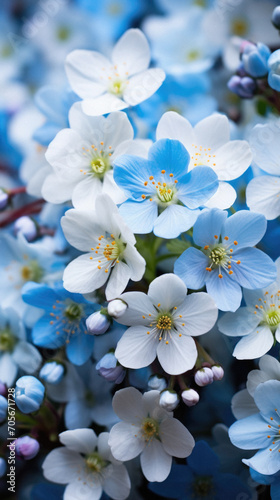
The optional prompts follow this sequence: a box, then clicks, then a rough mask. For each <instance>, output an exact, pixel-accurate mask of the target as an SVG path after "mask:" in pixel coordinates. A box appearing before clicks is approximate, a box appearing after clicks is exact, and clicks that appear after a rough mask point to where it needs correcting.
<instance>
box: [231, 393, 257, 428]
mask: <svg viewBox="0 0 280 500" xmlns="http://www.w3.org/2000/svg"><path fill="white" fill-rule="evenodd" d="M231 410H232V413H233V415H234V416H235V418H237V420H239V419H240V418H246V417H249V416H250V415H255V414H256V413H259V409H258V407H257V405H256V403H255V401H254V399H253V398H252V396H250V394H249V392H248V391H247V389H243V390H242V391H239V392H237V393H236V394H234V396H233V398H232V400H231Z"/></svg>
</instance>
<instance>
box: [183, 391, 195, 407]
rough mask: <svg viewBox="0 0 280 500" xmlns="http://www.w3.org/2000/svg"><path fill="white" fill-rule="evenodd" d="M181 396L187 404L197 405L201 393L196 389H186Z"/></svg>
mask: <svg viewBox="0 0 280 500" xmlns="http://www.w3.org/2000/svg"><path fill="white" fill-rule="evenodd" d="M181 397H182V400H183V402H184V403H185V405H187V406H195V405H196V404H197V403H198V401H199V394H198V392H196V391H195V390H194V389H186V390H185V391H183V392H182V394H181Z"/></svg>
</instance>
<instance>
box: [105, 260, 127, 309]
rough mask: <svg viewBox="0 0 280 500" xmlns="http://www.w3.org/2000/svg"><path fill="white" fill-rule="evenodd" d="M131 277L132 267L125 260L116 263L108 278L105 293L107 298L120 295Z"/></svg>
mask: <svg viewBox="0 0 280 500" xmlns="http://www.w3.org/2000/svg"><path fill="white" fill-rule="evenodd" d="M130 278H131V269H130V267H129V266H128V265H127V264H125V263H124V262H119V263H118V264H115V266H114V268H113V270H112V272H111V274H110V278H109V280H108V283H107V286H106V290H105V295H106V299H107V300H112V299H115V298H116V297H117V296H118V295H120V294H121V293H122V292H123V291H124V289H125V287H126V285H127V283H128V281H129V280H130Z"/></svg>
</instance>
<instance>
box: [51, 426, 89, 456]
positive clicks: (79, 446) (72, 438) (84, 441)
mask: <svg viewBox="0 0 280 500" xmlns="http://www.w3.org/2000/svg"><path fill="white" fill-rule="evenodd" d="M59 440H60V442H61V443H62V444H64V445H65V446H66V447H67V448H68V449H69V450H73V451H76V452H78V453H84V454H85V455H86V454H88V453H91V452H93V451H94V449H95V447H96V444H97V437H96V434H95V432H94V431H93V430H92V429H75V430H72V431H65V432H61V433H60V434H59Z"/></svg>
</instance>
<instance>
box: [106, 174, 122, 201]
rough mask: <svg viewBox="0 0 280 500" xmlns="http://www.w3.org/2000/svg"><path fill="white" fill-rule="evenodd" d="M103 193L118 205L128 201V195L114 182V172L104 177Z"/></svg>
mask: <svg viewBox="0 0 280 500" xmlns="http://www.w3.org/2000/svg"><path fill="white" fill-rule="evenodd" d="M102 192H103V193H104V194H107V195H108V196H110V198H112V200H113V202H114V203H116V204H117V205H118V204H120V203H123V202H124V201H125V200H126V195H125V194H124V192H123V191H122V189H121V188H120V187H119V186H118V185H117V184H116V183H115V181H114V177H113V170H109V171H108V172H107V173H106V174H105V175H104V179H103V189H102Z"/></svg>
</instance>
